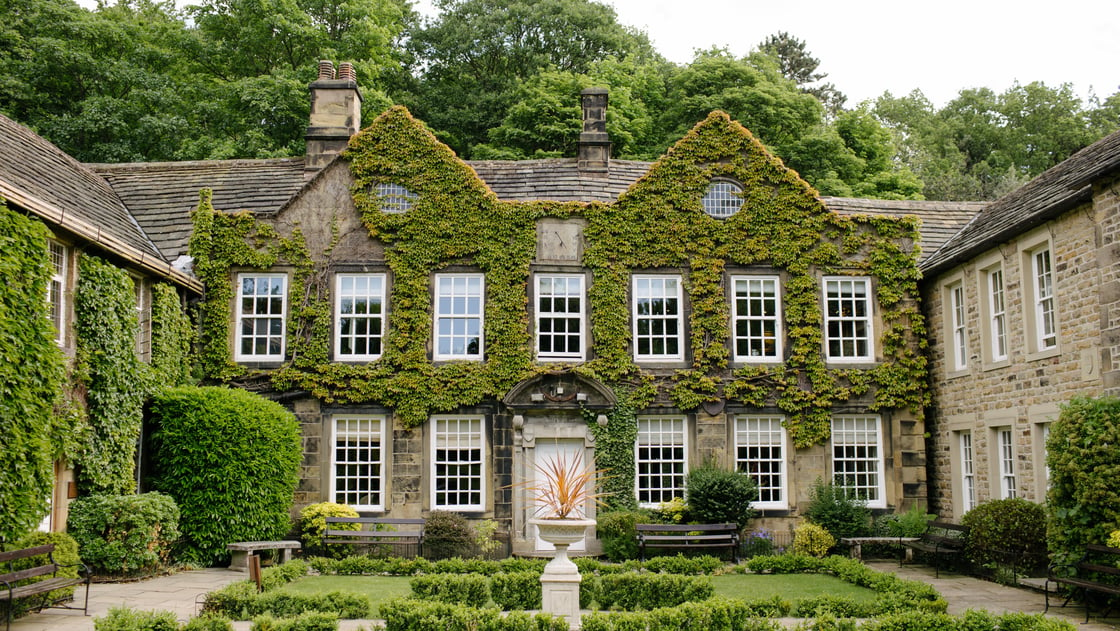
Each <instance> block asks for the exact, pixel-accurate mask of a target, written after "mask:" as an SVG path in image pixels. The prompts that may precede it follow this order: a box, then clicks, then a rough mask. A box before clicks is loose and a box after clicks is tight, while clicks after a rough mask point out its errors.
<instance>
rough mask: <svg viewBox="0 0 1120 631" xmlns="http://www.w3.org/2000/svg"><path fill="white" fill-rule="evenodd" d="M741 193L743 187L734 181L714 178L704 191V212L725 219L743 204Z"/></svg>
mask: <svg viewBox="0 0 1120 631" xmlns="http://www.w3.org/2000/svg"><path fill="white" fill-rule="evenodd" d="M742 193H743V187H742V186H739V185H738V184H736V183H734V182H728V181H727V180H715V181H714V182H712V183H711V185H709V186H708V192H707V193H704V199H703V201H702V203H703V205H704V212H706V213H708V214H709V215H711V216H712V217H715V218H716V219H726V218H728V217H730V216H731V215H734V214H735V213H736V212H738V211H739V208H741V207H742V206H743V197H742Z"/></svg>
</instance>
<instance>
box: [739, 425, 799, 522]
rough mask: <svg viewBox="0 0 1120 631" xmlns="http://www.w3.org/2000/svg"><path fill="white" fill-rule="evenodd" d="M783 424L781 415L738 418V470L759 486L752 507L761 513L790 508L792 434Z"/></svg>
mask: <svg viewBox="0 0 1120 631" xmlns="http://www.w3.org/2000/svg"><path fill="white" fill-rule="evenodd" d="M784 423H785V417H784V416H782V415H780V414H777V415H775V414H762V415H755V414H750V415H740V416H736V417H735V468H736V469H738V470H739V471H742V472H743V473H746V474H747V475H749V476H751V478H753V479H754V481H755V484H757V485H758V498H759V499H758V500H756V501H754V502H751V506H753V507H754V508H756V509H759V510H767V509H769V510H785V509H787V508H789V490H788V489H789V485H788V484H787V473H788V469H789V467H788V465H787V464H786V456H787V454H788V453H789V449H788V444H789V433H788V432H787V431H786V428H785V425H784ZM752 450H753V452H752ZM744 452H745V453H744ZM768 494H769V497H767V495H768ZM764 498H766V499H764Z"/></svg>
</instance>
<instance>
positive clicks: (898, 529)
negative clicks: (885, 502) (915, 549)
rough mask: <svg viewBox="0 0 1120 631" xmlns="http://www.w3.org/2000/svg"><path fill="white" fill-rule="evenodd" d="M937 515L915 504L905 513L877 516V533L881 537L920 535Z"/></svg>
mask: <svg viewBox="0 0 1120 631" xmlns="http://www.w3.org/2000/svg"><path fill="white" fill-rule="evenodd" d="M936 518H937V516H936V515H931V514H929V513H926V511H925V509H924V508H922V507H921V506H919V505H918V504H914V505H912V506H911V507H910V510H908V511H906V512H905V513H894V514H889V515H882V516H880V517H876V518H875V528H874V530H875V535H876V536H881V537H920V536H921V535H922V533H923V532H925V531H926V527H927V526H928V525H929V522H931V521H933V520H934V519H936Z"/></svg>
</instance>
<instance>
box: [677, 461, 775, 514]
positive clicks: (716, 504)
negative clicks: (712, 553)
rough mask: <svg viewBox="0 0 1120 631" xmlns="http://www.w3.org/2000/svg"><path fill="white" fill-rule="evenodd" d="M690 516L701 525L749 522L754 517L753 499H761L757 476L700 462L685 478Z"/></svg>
mask: <svg viewBox="0 0 1120 631" xmlns="http://www.w3.org/2000/svg"><path fill="white" fill-rule="evenodd" d="M686 486H687V490H686V495H687V496H688V515H689V518H690V519H691V520H694V521H696V522H698V523H702V524H721V523H729V522H730V523H736V524H739V527H740V528H741V527H743V526H745V525H746V524H747V522H748V521H749V520H750V518H751V517H753V516H754V509H753V508H751V502H753V501H755V500H756V499H758V485H757V484H755V481H754V478H752V477H751V476H749V475H747V474H745V473H743V472H741V471H733V470H729V469H722V468H720V467H717V466H714V465H712V464H704V465H701V466H699V467H697V468H695V469H693V470H692V471H689V473H688V479H687V481H686Z"/></svg>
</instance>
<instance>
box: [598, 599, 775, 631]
mask: <svg viewBox="0 0 1120 631" xmlns="http://www.w3.org/2000/svg"><path fill="white" fill-rule="evenodd" d="M758 615H759V614H757V613H755V612H754V611H753V610H752V603H747V602H744V601H741V600H732V599H726V598H712V599H710V600H706V601H704V602H688V603H684V604H682V605H680V606H677V607H664V608H660V609H655V610H653V611H635V612H610V613H606V612H593V613H590V614H587V615H585V616H583V630H584V631H632V630H635V629H658V630H659V631H672V630H675V629H681V630H682V631H683V630H685V629H704V630H705V631H781V630H783V629H785V626H784V625H782V623H781V622H780V621H778V620H763V619H759V618H757V616H758Z"/></svg>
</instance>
